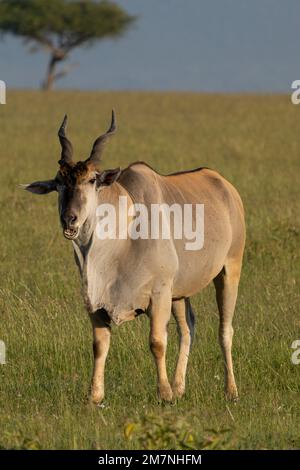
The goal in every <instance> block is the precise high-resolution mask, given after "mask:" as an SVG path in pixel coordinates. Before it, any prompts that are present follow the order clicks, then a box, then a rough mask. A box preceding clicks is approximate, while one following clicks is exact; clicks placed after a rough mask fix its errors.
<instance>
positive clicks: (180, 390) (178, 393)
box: [173, 383, 185, 398]
mask: <svg viewBox="0 0 300 470" xmlns="http://www.w3.org/2000/svg"><path fill="white" fill-rule="evenodd" d="M184 393H185V386H184V384H182V383H174V384H173V395H174V398H181V397H183V395H184Z"/></svg>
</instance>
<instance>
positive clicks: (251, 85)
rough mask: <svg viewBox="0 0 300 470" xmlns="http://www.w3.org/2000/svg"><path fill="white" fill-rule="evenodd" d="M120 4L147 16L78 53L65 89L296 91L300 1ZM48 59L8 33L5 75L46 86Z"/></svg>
mask: <svg viewBox="0 0 300 470" xmlns="http://www.w3.org/2000/svg"><path fill="white" fill-rule="evenodd" d="M45 1H46V0H45ZM47 1H49V0H47ZM117 3H119V4H120V5H122V6H123V7H124V8H126V9H127V11H129V12H130V13H132V14H136V15H138V16H139V19H138V21H137V23H136V25H135V26H134V27H133V29H132V30H131V31H130V32H129V33H127V34H126V36H125V37H123V38H121V39H119V40H116V41H102V42H98V43H96V44H95V45H94V46H93V47H91V48H88V49H87V48H81V49H77V50H76V51H74V52H73V54H72V55H71V57H70V62H71V63H76V62H78V63H79V65H78V66H77V67H76V68H75V69H74V70H73V71H72V72H71V74H70V75H68V76H67V77H66V78H65V79H63V80H61V81H60V82H58V85H57V87H58V88H76V89H147V90H151V89H152V90H167V89H171V90H194V91H210V92H214V91H219V92H223V91H225V92H236V91H260V92H261V91H268V92H289V91H290V85H291V82H292V81H293V80H296V79H300V67H299V65H300V58H299V51H300V1H299V0H119V1H118V2H117ZM47 59H48V57H47V55H46V54H44V53H35V54H29V53H28V52H27V50H26V47H25V46H24V45H23V44H22V41H21V40H20V39H15V38H12V37H6V39H5V41H4V42H0V79H2V80H5V81H6V83H7V86H8V87H9V88H16V87H17V88H35V87H38V86H39V84H40V82H41V80H42V79H43V77H44V74H45V68H46V63H47Z"/></svg>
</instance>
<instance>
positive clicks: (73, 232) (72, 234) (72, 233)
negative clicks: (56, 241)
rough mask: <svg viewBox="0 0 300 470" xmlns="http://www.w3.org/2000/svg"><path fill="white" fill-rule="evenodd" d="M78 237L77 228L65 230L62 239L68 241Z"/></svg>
mask: <svg viewBox="0 0 300 470" xmlns="http://www.w3.org/2000/svg"><path fill="white" fill-rule="evenodd" d="M77 236H78V228H65V229H64V237H65V238H67V239H68V240H75V238H77Z"/></svg>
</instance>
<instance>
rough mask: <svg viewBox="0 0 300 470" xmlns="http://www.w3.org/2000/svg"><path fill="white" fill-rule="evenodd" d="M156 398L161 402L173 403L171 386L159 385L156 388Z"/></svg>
mask: <svg viewBox="0 0 300 470" xmlns="http://www.w3.org/2000/svg"><path fill="white" fill-rule="evenodd" d="M158 397H159V399H160V400H162V401H167V402H171V401H173V392H172V388H171V386H170V385H169V384H167V385H161V386H160V387H159V388H158Z"/></svg>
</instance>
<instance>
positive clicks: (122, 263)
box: [25, 112, 245, 404]
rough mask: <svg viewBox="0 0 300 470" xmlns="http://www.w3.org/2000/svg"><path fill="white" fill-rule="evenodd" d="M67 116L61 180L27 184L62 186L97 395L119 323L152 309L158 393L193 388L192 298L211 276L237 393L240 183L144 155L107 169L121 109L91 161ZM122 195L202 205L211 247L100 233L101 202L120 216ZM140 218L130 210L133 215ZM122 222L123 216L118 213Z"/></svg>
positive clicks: (38, 189)
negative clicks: (81, 155)
mask: <svg viewBox="0 0 300 470" xmlns="http://www.w3.org/2000/svg"><path fill="white" fill-rule="evenodd" d="M66 123H67V117H65V118H64V121H63V123H62V125H61V127H60V129H59V132H58V136H59V140H60V144H61V148H62V151H61V158H60V160H59V162H58V163H59V170H58V172H57V174H56V176H55V177H54V178H53V179H50V180H47V181H37V182H34V183H31V184H28V185H25V189H26V190H27V191H30V192H32V193H35V194H47V193H49V192H51V191H57V192H58V207H59V216H60V222H61V225H62V229H63V234H64V236H65V237H66V238H67V239H69V240H72V244H73V248H74V253H75V259H76V263H77V265H78V267H79V272H80V276H81V280H82V288H83V289H82V290H83V297H84V302H85V306H86V309H87V311H88V314H89V317H90V320H91V323H92V327H93V350H94V371H93V377H92V385H91V401H92V402H93V403H97V404H98V403H100V402H101V401H102V400H103V397H104V368H105V361H106V357H107V354H108V350H109V345H110V337H111V324H112V323H115V324H117V325H118V324H120V323H122V322H124V321H126V320H131V319H133V318H135V317H136V316H137V315H139V314H140V313H146V314H147V315H148V316H149V319H150V349H151V351H152V354H153V356H154V359H155V363H156V368H157V377H158V395H159V398H160V399H161V400H167V401H170V400H172V399H173V398H174V397H180V396H182V395H183V394H184V392H185V377H186V369H187V362H188V356H189V352H190V347H191V342H192V338H193V331H194V313H193V310H192V307H191V303H190V300H189V298H190V297H191V296H192V295H194V294H196V293H197V292H199V291H201V290H202V289H203V288H204V287H206V286H207V285H208V284H209V283H210V282H211V281H213V282H214V285H215V289H216V299H217V305H218V310H219V316H220V325H219V341H220V345H221V349H222V352H223V356H224V363H225V392H226V395H227V397H228V398H229V399H234V400H235V399H237V397H238V392H237V387H236V383H235V378H234V372H233V364H232V356H231V346H232V336H233V328H232V319H233V314H234V309H235V304H236V299H237V293H238V285H239V280H240V274H241V267H242V258H243V251H244V244H245V223H244V211H243V205H242V201H241V199H240V196H239V194H238V192H237V191H236V189H235V188H234V187H233V186H232V185H231V184H230V183H229V182H228V181H226V179H224V178H223V177H222V176H221V175H220V174H219V173H217V172H216V171H213V170H211V169H208V168H199V169H195V170H191V171H183V172H180V173H173V174H170V175H161V174H159V173H157V172H156V171H155V170H153V169H152V168H151V167H150V166H148V165H147V164H145V163H143V162H136V163H133V164H131V165H130V166H128V167H127V168H125V169H123V170H121V169H120V168H115V169H111V170H102V169H101V155H102V150H103V147H104V144H105V143H106V141H107V140H108V139H109V137H110V136H111V135H112V134H114V133H115V131H116V123H115V116H114V112H113V113H112V121H111V126H110V128H109V130H108V131H107V132H106V133H105V134H103V135H101V136H100V137H98V139H97V140H96V141H95V143H94V145H93V148H92V151H91V154H90V156H89V157H88V158H87V159H86V160H85V161H78V162H77V163H75V161H74V160H73V147H72V144H71V142H70V140H69V139H68V138H67V137H66V133H65V129H66ZM120 197H123V199H125V200H126V202H127V203H128V206H129V207H131V206H132V205H133V204H134V203H136V202H138V203H140V204H143V205H144V206H146V207H149V206H150V205H151V204H157V203H162V204H165V205H169V206H171V205H172V204H174V203H176V204H178V205H184V204H192V205H195V204H198V203H199V204H203V205H204V221H205V223H204V245H203V247H202V249H199V250H197V251H188V250H186V249H185V244H184V240H182V239H177V238H175V237H172V236H171V237H170V238H169V239H162V238H159V239H151V238H148V239H141V238H136V239H132V238H130V237H119V238H117V239H111V238H107V239H99V238H98V237H97V236H96V226H97V216H96V211H97V207H99V206H101V205H102V204H110V205H112V206H113V207H115V208H116V214H117V216H120V215H121V214H119V213H118V212H120V209H119V206H118V201H119V199H120ZM126 217H128V218H129V219H130V220H132V218H133V217H132V215H131V216H130V215H128V216H127V215H126V216H125V218H126ZM116 220H117V223H118V220H119V219H118V217H117V219H116ZM171 314H173V315H174V317H175V319H176V322H177V325H178V331H179V337H180V349H179V356H178V361H177V365H176V370H175V375H174V380H173V382H172V386H171V384H170V382H169V379H168V376H167V370H166V348H167V325H168V322H169V320H170V317H171Z"/></svg>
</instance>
